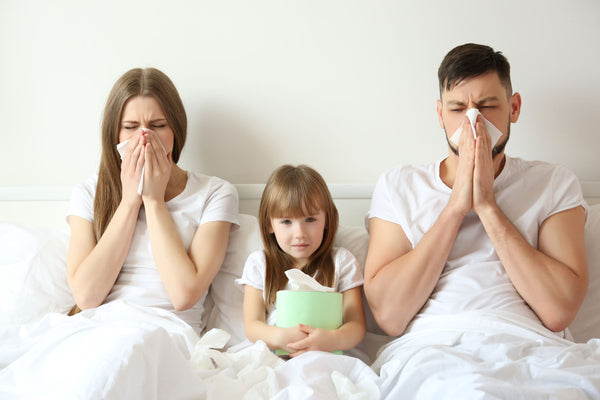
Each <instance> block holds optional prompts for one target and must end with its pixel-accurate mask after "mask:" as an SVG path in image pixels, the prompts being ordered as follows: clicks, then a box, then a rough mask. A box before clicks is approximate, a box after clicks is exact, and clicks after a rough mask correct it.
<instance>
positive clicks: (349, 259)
mask: <svg viewBox="0 0 600 400" xmlns="http://www.w3.org/2000/svg"><path fill="white" fill-rule="evenodd" d="M331 251H332V254H331V255H332V256H333V264H334V266H335V276H334V281H333V286H332V287H333V289H334V290H335V291H336V292H340V293H343V292H345V291H346V290H349V289H352V288H355V287H357V286H361V285H362V284H363V274H362V271H361V269H360V266H359V265H358V261H356V258H355V257H354V255H352V253H350V251H349V250H347V249H345V248H343V247H334V248H333V249H332V250H331ZM265 270H266V260H265V251H264V250H256V251H255V252H253V253H252V254H250V255H249V256H248V259H247V260H246V264H245V265H244V272H243V273H242V277H241V278H240V279H237V280H236V283H237V284H238V285H240V286H241V285H250V286H252V287H254V288H256V289H259V290H262V292H263V299H264V298H265V292H264V289H265ZM290 289H291V288H290V287H289V282H288V284H287V285H286V287H285V289H284V290H290ZM266 322H267V324H269V325H275V322H276V311H275V306H274V305H271V306H270V307H269V310H268V312H267V319H266Z"/></svg>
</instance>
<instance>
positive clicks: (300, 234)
mask: <svg viewBox="0 0 600 400" xmlns="http://www.w3.org/2000/svg"><path fill="white" fill-rule="evenodd" d="M295 234H296V237H299V238H303V237H304V227H303V226H302V225H300V224H298V226H297V227H296V232H295Z"/></svg>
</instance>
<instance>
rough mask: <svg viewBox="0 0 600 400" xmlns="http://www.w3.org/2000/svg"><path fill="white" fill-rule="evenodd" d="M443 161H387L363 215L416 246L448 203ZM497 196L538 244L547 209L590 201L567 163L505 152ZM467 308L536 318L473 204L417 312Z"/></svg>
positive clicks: (548, 213) (522, 230)
mask: <svg viewBox="0 0 600 400" xmlns="http://www.w3.org/2000/svg"><path fill="white" fill-rule="evenodd" d="M440 163H441V160H440V161H438V162H435V163H431V164H427V165H418V166H415V165H405V166H397V167H395V168H392V169H390V170H388V171H387V172H385V173H384V174H382V175H381V177H380V178H379V180H378V182H377V185H376V187H375V190H374V192H373V197H372V201H371V208H370V211H369V212H368V214H367V218H368V219H370V218H380V219H383V220H386V221H390V222H393V223H396V224H398V225H400V226H401V227H402V230H403V231H404V233H405V234H406V237H407V238H408V240H409V241H410V243H411V244H412V246H413V248H414V247H415V246H416V245H417V244H418V243H419V241H420V240H421V239H422V238H423V236H424V235H425V233H427V232H428V231H429V230H430V228H431V227H432V226H433V224H434V223H435V221H436V220H437V219H438V217H439V216H440V214H441V213H442V210H443V209H444V208H445V207H446V205H447V204H448V200H449V198H450V194H451V193H452V190H451V189H450V188H449V187H448V186H446V185H445V184H444V183H443V181H442V180H441V178H440V174H439V170H440ZM494 194H495V197H496V202H497V204H498V206H499V207H500V209H501V210H502V211H503V212H504V214H505V215H506V216H507V217H508V219H509V220H510V221H511V222H512V223H513V224H514V225H515V226H516V228H517V229H518V230H519V232H520V233H521V234H522V235H523V236H524V238H525V239H526V240H527V241H528V242H529V243H530V244H531V245H532V246H533V247H535V248H537V244H538V232H539V228H540V226H541V224H542V223H543V222H544V221H545V220H546V219H547V218H548V217H550V216H551V215H553V214H556V213H558V212H561V211H565V210H569V209H572V208H574V207H577V206H583V207H584V209H585V210H586V214H587V205H586V203H585V201H584V200H583V194H582V191H581V187H580V185H579V182H578V180H577V178H576V176H575V175H574V174H573V173H572V172H571V171H569V170H568V169H566V168H564V167H562V166H557V165H552V164H548V163H545V162H541V161H524V160H522V159H520V158H510V157H508V156H507V157H506V163H505V165H504V169H503V170H502V172H501V173H500V175H498V177H497V178H496V179H495V181H494ZM471 310H501V311H507V312H511V313H514V314H518V315H521V316H523V317H526V318H530V319H531V320H534V321H537V322H538V323H539V324H541V322H540V321H539V319H538V318H537V316H536V315H535V313H534V312H533V311H532V310H531V309H530V308H529V306H528V305H527V304H526V303H525V301H524V300H523V298H522V297H521V296H520V295H519V294H518V292H517V291H516V289H515V287H514V286H513V284H512V282H511V281H510V278H509V277H508V274H507V273H506V271H505V270H504V267H503V266H502V262H501V261H500V259H499V257H498V255H497V254H496V251H495V250H494V246H493V245H492V243H491V241H490V240H489V238H488V236H487V234H486V232H485V230H484V228H483V225H482V224H481V221H480V220H479V217H478V216H477V214H475V213H474V212H473V211H471V212H470V213H469V214H467V216H466V217H465V219H464V220H463V223H462V225H461V227H460V230H459V232H458V235H457V237H456V241H455V242H454V246H453V247H452V250H451V252H450V255H449V256H448V260H447V262H446V265H445V267H444V270H443V272H442V274H441V276H440V279H439V281H438V283H437V285H436V287H435V289H434V290H433V293H432V294H431V296H430V298H429V300H428V301H427V302H426V303H425V305H424V306H423V308H422V309H421V310H420V311H419V313H418V314H417V315H416V316H415V318H414V319H413V322H412V323H411V325H409V327H408V328H407V332H408V331H411V330H413V331H414V330H416V329H418V325H419V319H421V318H423V317H425V316H428V315H448V314H456V313H460V312H463V311H471Z"/></svg>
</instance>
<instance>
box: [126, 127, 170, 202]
mask: <svg viewBox="0 0 600 400" xmlns="http://www.w3.org/2000/svg"><path fill="white" fill-rule="evenodd" d="M142 132H144V133H146V132H152V131H151V130H150V129H146V128H142ZM156 138H157V139H158V143H160V145H161V146H162V148H163V151H164V152H165V154H167V149H165V145H164V144H162V142H161V141H160V138H159V137H158V135H156ZM130 140H131V139H127V140H125V141H124V142H121V143H119V144H118V145H117V151H118V152H119V155H120V156H121V159H123V154H125V149H126V148H127V143H129V141H130ZM145 164H146V163H144V166H143V167H142V177H141V178H140V184H139V185H138V191H137V193H138V194H139V195H140V196H141V195H142V193H143V192H144V171H145V169H146V168H145V167H146V165H145Z"/></svg>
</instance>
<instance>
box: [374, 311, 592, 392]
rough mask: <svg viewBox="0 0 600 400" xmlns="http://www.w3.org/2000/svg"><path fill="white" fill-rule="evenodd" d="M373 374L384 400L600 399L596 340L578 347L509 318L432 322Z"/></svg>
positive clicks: (393, 348)
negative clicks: (399, 399)
mask: <svg viewBox="0 0 600 400" xmlns="http://www.w3.org/2000/svg"><path fill="white" fill-rule="evenodd" d="M373 368H374V370H375V371H376V372H378V373H379V379H378V381H377V384H378V387H379V388H380V390H381V397H382V398H384V399H398V398H418V399H423V400H428V399H431V400H434V399H441V398H443V399H523V400H547V399H557V400H558V399H560V400H573V399H597V398H600V339H592V340H590V341H589V342H588V343H587V344H576V343H573V342H571V341H568V340H566V339H562V338H559V337H558V336H556V335H554V334H553V333H552V332H550V331H549V330H546V329H541V327H540V326H539V325H538V324H536V323H534V322H532V321H531V320H529V319H526V318H520V317H518V316H515V315H514V314H511V313H502V312H482V311H474V312H467V313H462V314H454V315H438V316H432V317H431V318H429V319H428V324H427V326H426V327H423V329H421V330H419V331H418V332H411V333H407V334H404V335H402V336H401V337H399V338H398V339H396V340H394V341H393V342H391V343H389V344H388V345H386V346H385V347H384V348H383V349H382V351H381V352H380V355H379V358H378V359H377V361H376V362H375V363H374V364H373Z"/></svg>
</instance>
